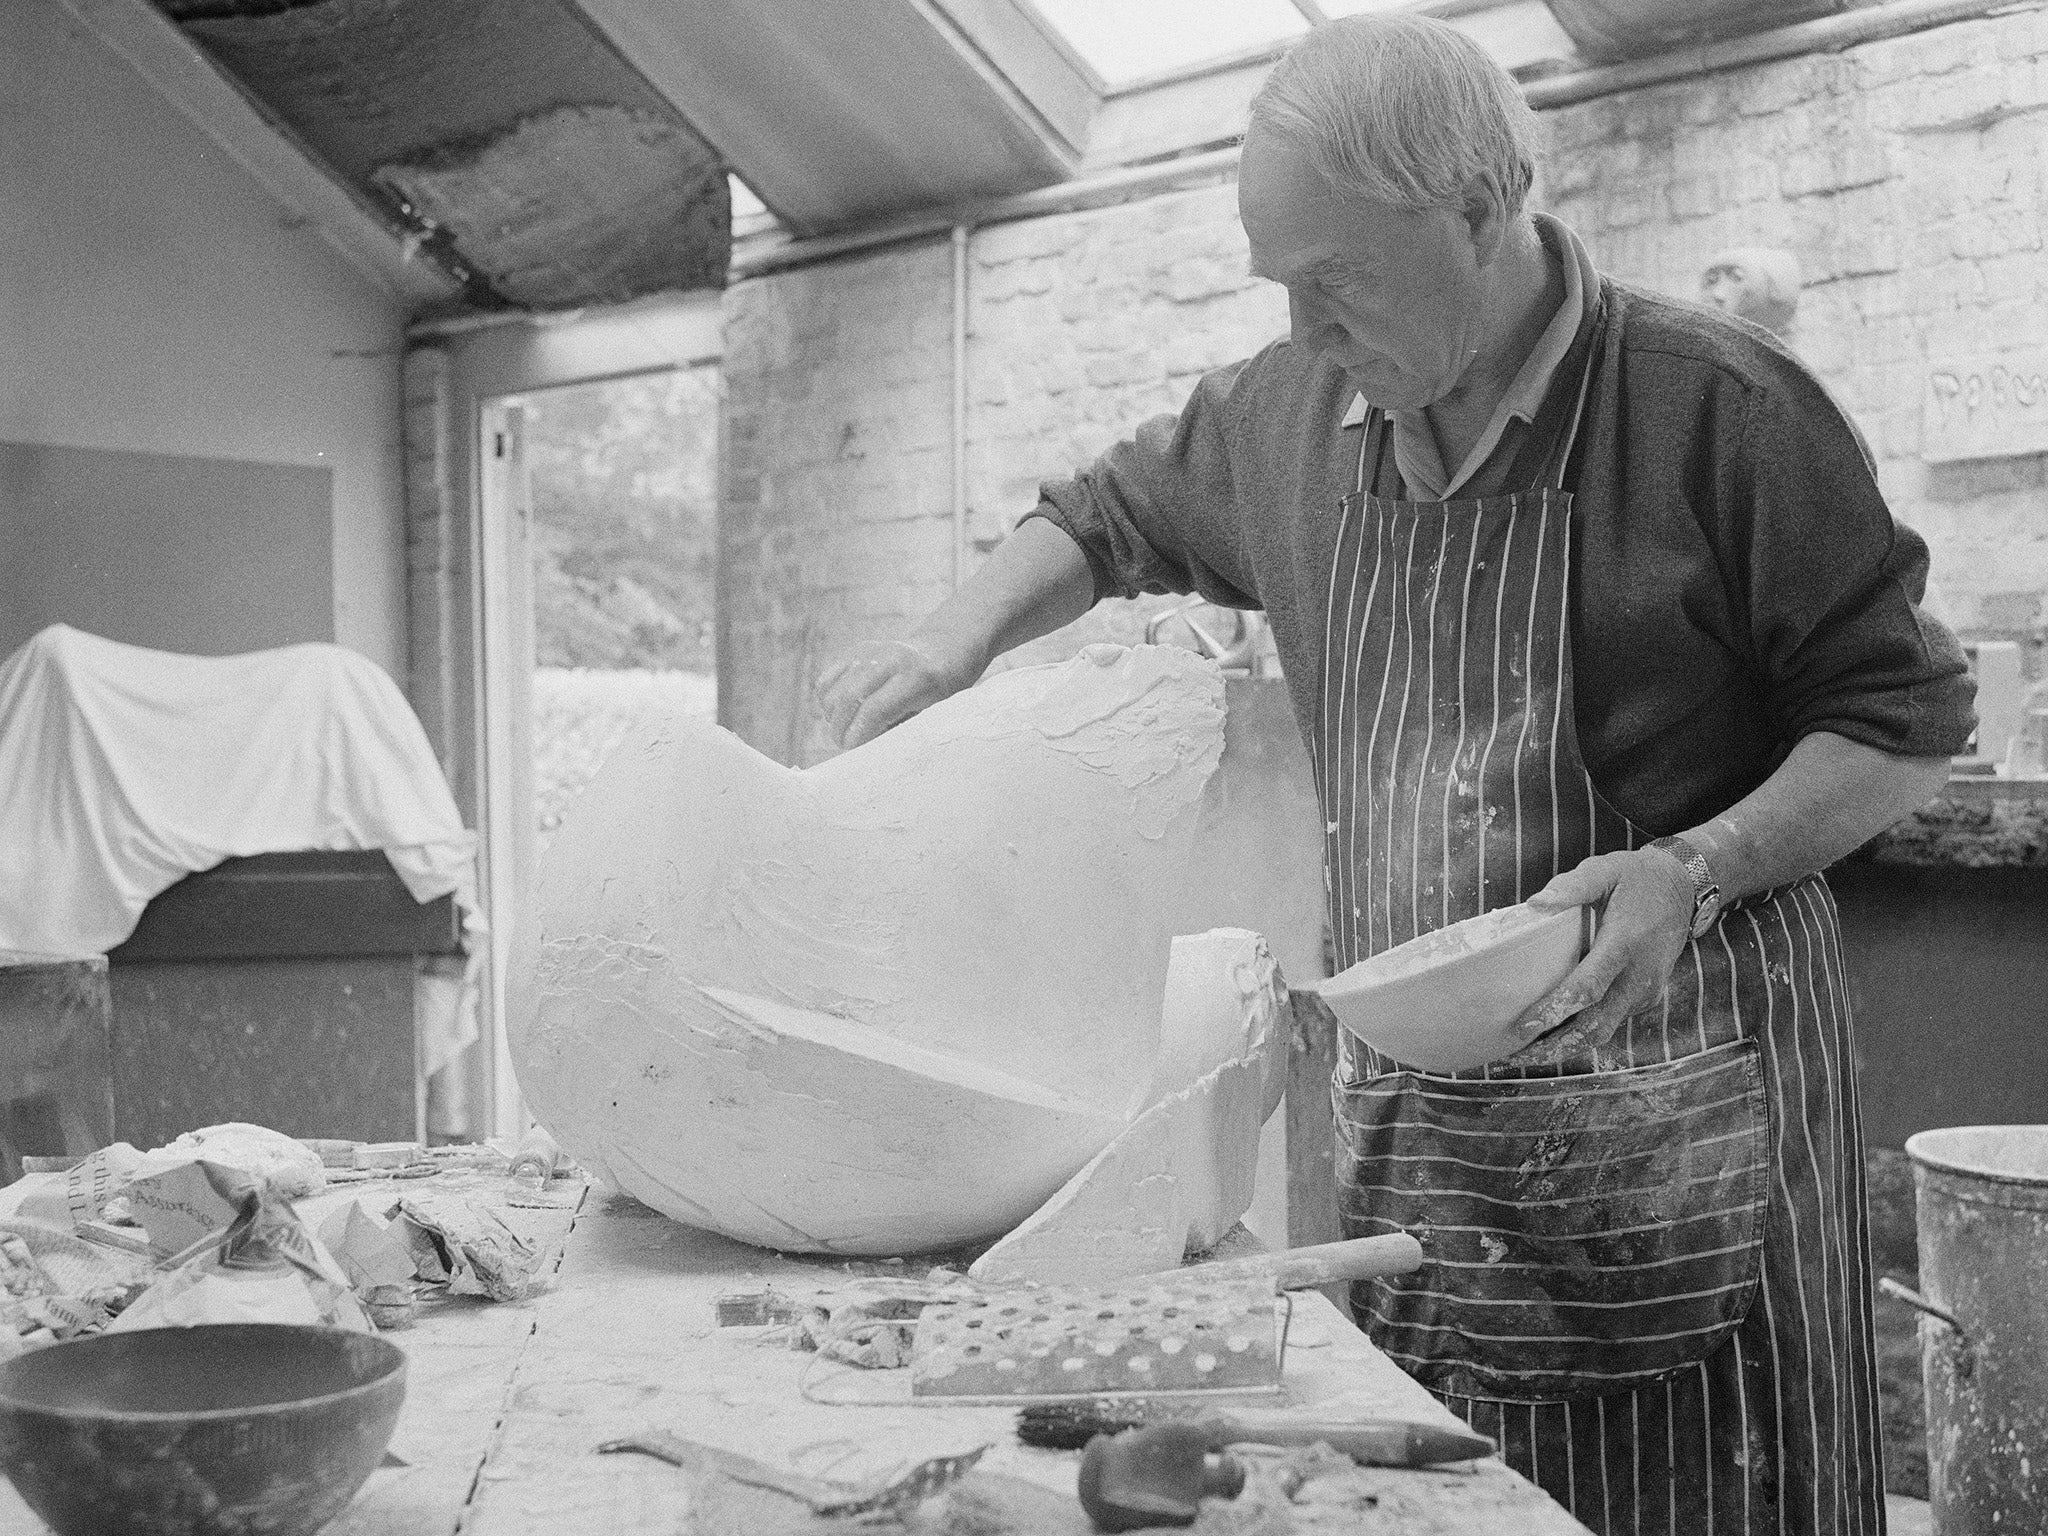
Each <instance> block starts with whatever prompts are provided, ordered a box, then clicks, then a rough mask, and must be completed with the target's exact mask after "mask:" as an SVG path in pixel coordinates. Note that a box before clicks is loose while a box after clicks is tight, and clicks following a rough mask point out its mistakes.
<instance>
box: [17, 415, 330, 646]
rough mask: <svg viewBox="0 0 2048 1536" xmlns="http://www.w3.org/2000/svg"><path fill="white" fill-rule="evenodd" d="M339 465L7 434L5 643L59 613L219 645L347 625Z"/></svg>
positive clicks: (103, 629) (79, 621) (153, 641)
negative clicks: (254, 460) (71, 444)
mask: <svg viewBox="0 0 2048 1536" xmlns="http://www.w3.org/2000/svg"><path fill="white" fill-rule="evenodd" d="M333 508H334V473H333V471H332V470H329V469H326V468H323V467H321V466H319V465H302V464H250V463H246V462H243V461H238V460H234V459H197V458H177V457H173V456H170V455H167V454H158V453H115V452H110V451H108V450H106V449H101V448H55V447H49V446H45V445H36V444H23V443H5V442H0V550H5V551H6V552H7V558H6V560H5V562H4V565H5V570H4V574H0V655H6V654H7V653H8V652H10V651H12V650H13V649H14V648H15V647H16V646H18V645H20V644H21V643H22V642H23V641H24V640H26V639H27V638H28V637H29V636H30V635H32V634H34V633H35V632H36V631H37V630H39V629H41V628H42V627H43V626H44V625H46V624H69V625H72V626H73V627H74V628H77V629H83V630H89V631H91V632H92V633H93V634H96V635H105V636H106V637H107V638H108V639H110V640H122V641H126V642H127V643H129V644H130V645H147V646H154V647H155V648H157V649H158V650H166V651H188V652H192V653H194V654H198V655H207V656H221V655H228V654H231V653H233V652H236V651H252V650H261V649H263V648H264V647H267V646H273V645H291V644H294V643H296V642H298V641H301V640H331V639H333V638H334V620H333V615H334V576H333V548H332V546H333V523H334V510H333Z"/></svg>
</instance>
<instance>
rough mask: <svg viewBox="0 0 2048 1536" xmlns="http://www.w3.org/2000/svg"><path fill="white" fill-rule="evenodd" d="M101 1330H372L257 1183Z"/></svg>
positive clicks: (271, 1194)
mask: <svg viewBox="0 0 2048 1536" xmlns="http://www.w3.org/2000/svg"><path fill="white" fill-rule="evenodd" d="M166 1269H167V1272H165V1273H163V1274H162V1275H161V1277H160V1278H159V1279H157V1280H156V1281H155V1283H153V1284H152V1285H151V1286H150V1287H149V1288H148V1289H147V1290H145V1291H143V1292H142V1294H141V1295H139V1296H137V1297H136V1298H135V1299H134V1300H133V1301H132V1302H130V1303H129V1304H128V1307H127V1308H126V1310H124V1311H123V1312H122V1313H121V1314H120V1316H118V1317H116V1318H115V1319H114V1320H113V1322H112V1323H110V1324H108V1326H107V1332H109V1333H125V1332H129V1331H132V1330H135V1329H139V1328H181V1327H191V1326H194V1325H196V1324H202V1323H310V1324H315V1325H321V1326H325V1327H329V1328H347V1329H351V1330H353V1331H355V1332H358V1333H370V1332H372V1331H374V1328H375V1325H374V1324H373V1323H372V1322H371V1321H370V1317H369V1314H368V1313H367V1312H365V1311H364V1310H363V1306H362V1303H361V1302H360V1301H358V1300H357V1299H356V1294H355V1292H354V1290H353V1289H352V1288H351V1287H350V1285H349V1278H348V1275H347V1274H346V1273H345V1272H344V1271H343V1270H342V1268H341V1266H340V1265H339V1264H337V1263H335V1261H334V1256H333V1255H332V1254H330V1253H329V1252H328V1251H327V1249H326V1248H325V1247H324V1246H323V1245H322V1244H321V1242H320V1239H319V1238H318V1237H316V1236H314V1234H313V1233H312V1231H311V1230H310V1229H309V1228H308V1227H307V1226H306V1224H305V1222H303V1221H302V1220H300V1219H299V1216H298V1214H297V1212H295V1211H293V1209H292V1207H291V1202H290V1201H288V1200H286V1199H284V1198H283V1197H282V1196H281V1195H279V1194H278V1193H277V1192H276V1191H275V1190H274V1189H272V1188H271V1187H269V1186H268V1185H264V1184H259V1185H257V1186H256V1187H254V1188H252V1189H250V1190H248V1191H247V1192H246V1193H245V1194H244V1195H243V1196H242V1197H241V1206H240V1210H239V1212H238V1213H237V1214H236V1216H235V1219H234V1220H233V1222H232V1223H230V1224H229V1225H228V1227H227V1228H226V1229H225V1230H224V1231H221V1232H218V1233H213V1234H209V1235H208V1237H207V1238H205V1239H202V1240H201V1241H200V1242H198V1243H196V1244H194V1245H193V1246H192V1248H191V1249H190V1250H188V1251H187V1252H185V1253H183V1254H180V1255H178V1256H177V1258H176V1259H175V1260H173V1261H172V1262H171V1264H169V1265H168V1266H166Z"/></svg>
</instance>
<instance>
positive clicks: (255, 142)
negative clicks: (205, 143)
mask: <svg viewBox="0 0 2048 1536" xmlns="http://www.w3.org/2000/svg"><path fill="white" fill-rule="evenodd" d="M59 3H60V4H61V5H62V6H63V7H64V9H65V10H66V11H68V12H69V13H70V14H71V15H72V16H73V17H75V18H76V19H77V21H78V22H79V24H80V25H82V26H83V27H84V28H85V29H86V30H87V31H88V32H90V33H92V34H93V36H95V37H97V38H98V39H99V40H100V41H101V42H102V43H104V44H106V46H107V47H108V48H110V49H112V50H113V51H114V52H115V53H116V54H118V55H119V56H120V57H121V58H122V59H124V60H125V61H126V62H127V63H128V65H129V67H130V68H132V69H133V70H134V71H135V72H136V73H137V74H138V75H140V76H141V77H142V78H143V79H144V80H146V81H148V82H149V83H150V85H151V86H152V87H154V88H155V90H156V92H157V94H158V95H160V96H161V97H162V98H163V99H164V100H165V101H166V102H168V103H169V104H170V105H171V106H173V107H175V108H176V109H177V110H178V111H179V112H181V113H183V114H184V115H185V116H186V117H187V118H189V119H190V120H191V121H192V123H193V124H194V126H196V127H197V128H198V129H199V130H200V131H201V132H202V133H204V134H205V135H206V136H207V137H208V138H210V139H212V140H213V142H214V143H216V144H218V145H219V146H220V148H221V150H222V151H223V152H224V153H225V154H226V155H227V156H228V158H230V159H231V160H233V161H234V162H235V163H236V164H237V165H239V166H241V167H242V169H243V170H245V171H247V172H248V173H249V175H250V176H251V177H252V178H253V179H254V180H255V181H256V183H257V184H258V185H259V186H261V187H262V188H263V190H264V191H265V192H267V193H269V194H270V196H272V197H273V198H275V199H277V201H278V202H280V203H282V204H283V205H284V206H285V207H286V208H289V209H290V210H291V211H292V212H293V213H295V214H297V215H298V216H299V217H301V218H303V219H305V220H307V221H308V223H309V225H310V226H311V227H313V228H314V229H316V230H318V232H319V234H320V237H321V238H322V239H323V240H325V241H326V242H327V244H328V245H329V246H331V247H332V248H333V249H334V250H335V252H336V253H337V254H339V255H340V256H341V257H342V258H343V259H344V260H345V261H347V262H348V264H349V265H350V266H352V267H354V268H355V269H356V271H357V272H359V273H361V274H362V275H363V276H364V277H365V278H367V279H368V280H369V281H370V282H372V283H374V284H375V285H376V286H377V287H379V288H381V289H383V290H384V291H386V292H387V293H390V294H393V295H395V296H397V297H399V298H402V299H405V300H407V301H408V302H410V303H412V304H431V303H440V302H444V301H446V300H448V299H451V298H454V297H455V296H456V295H458V294H459V293H460V292H461V289H460V288H459V287H458V286H457V285H456V283H455V281H454V279H452V278H450V277H449V276H448V275H447V274H446V273H445V272H443V271H442V270H441V269H440V268H439V267H437V266H435V265H434V263H433V262H431V261H429V260H427V259H426V258H425V257H424V256H422V255H420V254H419V252H418V250H417V247H416V246H415V245H414V244H413V243H412V242H410V241H409V240H408V239H407V238H406V237H405V236H403V235H401V234H400V233H398V232H396V231H394V230H393V229H392V228H391V227H390V226H389V225H387V224H386V223H385V222H384V220H383V218H382V217H380V216H379V215H378V214H376V213H373V212H372V211H371V210H370V209H368V208H367V207H365V206H364V205H363V204H362V203H361V202H359V201H358V200H357V199H356V197H355V196H354V195H353V194H352V193H350V192H349V191H348V190H347V188H346V187H345V186H344V184H343V183H342V182H341V181H340V180H339V179H338V178H336V177H335V176H333V175H332V174H331V173H330V172H329V171H328V170H327V169H326V168H325V167H324V166H323V165H321V164H320V163H319V162H318V161H317V160H316V159H315V158H314V157H313V156H312V155H311V154H310V153H309V152H308V151H307V150H306V149H305V147H304V146H302V145H301V144H300V143H299V142H298V141H297V140H296V139H295V138H294V137H292V136H291V135H290V134H288V133H287V132H285V131H284V130H283V129H282V128H280V127H279V126H278V124H276V123H275V122H274V121H272V120H271V118H270V117H268V116H267V115H266V114H265V113H264V112H263V111H261V110H260V109H259V108H258V107H257V106H256V105H255V104H254V103H253V102H251V101H250V100H249V98H248V97H247V96H246V95H244V94H243V92H242V91H241V89H240V88H239V87H238V86H236V85H235V84H234V82H233V81H231V80H229V79H228V78H227V77H226V76H225V75H223V74H222V73H221V72H220V71H219V70H218V69H216V68H215V67H214V65H213V63H212V61H211V60H209V59H208V58H207V57H206V55H205V54H203V53H202V52H200V50H199V49H198V48H197V47H196V46H194V45H193V43H192V42H191V41H190V40H189V39H187V38H186V36H185V35H184V33H182V32H181V31H179V30H178V28H177V26H176V25H175V24H174V23H172V22H171V21H170V20H168V19H167V18H166V17H165V16H164V15H163V14H162V13H161V12H159V11H157V10H156V9H155V8H154V7H153V6H151V5H150V4H148V0H59Z"/></svg>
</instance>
